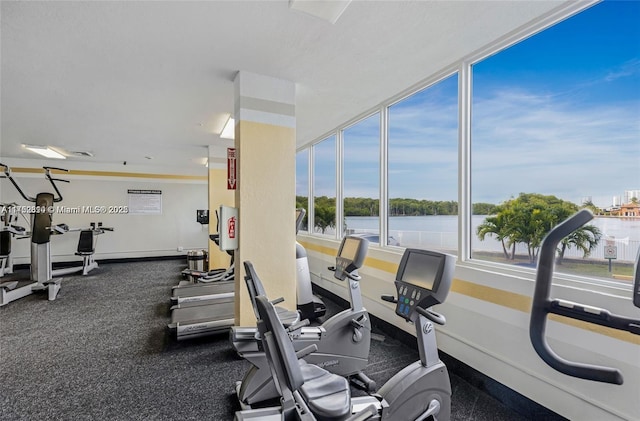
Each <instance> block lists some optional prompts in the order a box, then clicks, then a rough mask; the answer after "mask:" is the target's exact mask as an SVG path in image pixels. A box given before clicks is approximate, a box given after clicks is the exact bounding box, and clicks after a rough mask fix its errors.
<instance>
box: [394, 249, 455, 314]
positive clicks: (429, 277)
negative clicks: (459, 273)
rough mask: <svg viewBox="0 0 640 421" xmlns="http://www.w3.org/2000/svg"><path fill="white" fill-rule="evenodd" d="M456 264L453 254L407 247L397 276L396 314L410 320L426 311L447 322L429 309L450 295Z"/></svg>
mask: <svg viewBox="0 0 640 421" xmlns="http://www.w3.org/2000/svg"><path fill="white" fill-rule="evenodd" d="M454 266H455V258H454V257H453V256H450V255H447V254H444V253H438V252H434V251H430V250H419V249H407V251H406V252H405V253H404V255H403V256H402V260H401V261H400V266H399V268H398V273H397V275H396V282H395V285H396V291H397V293H398V300H397V303H396V314H397V315H398V316H400V317H402V318H404V319H406V320H407V321H415V319H416V317H417V315H418V314H422V315H423V316H425V317H427V318H428V319H431V320H432V321H433V322H435V323H438V324H444V318H443V317H442V316H440V315H438V314H437V313H434V312H433V311H429V310H427V309H428V308H429V307H431V306H433V305H436V304H440V303H442V302H444V300H445V299H446V298H447V295H448V294H449V289H450V287H451V279H452V275H453V269H454ZM383 299H384V298H383ZM425 313H426V314H425ZM434 316H439V317H441V318H442V320H440V319H439V317H434ZM434 319H435V320H434Z"/></svg>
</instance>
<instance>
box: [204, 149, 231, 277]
mask: <svg viewBox="0 0 640 421" xmlns="http://www.w3.org/2000/svg"><path fill="white" fill-rule="evenodd" d="M209 162H212V160H211V158H209ZM211 167H212V164H210V165H209V234H216V233H217V232H218V227H217V222H218V221H217V219H216V210H218V209H219V208H220V205H225V206H232V207H233V206H235V202H236V196H235V192H234V191H233V190H227V170H226V168H211ZM230 260H231V257H230V256H229V255H228V254H227V253H226V252H224V251H221V250H220V248H219V247H218V246H217V245H216V243H214V242H213V241H211V240H209V270H211V269H216V268H227V267H229V261H230Z"/></svg>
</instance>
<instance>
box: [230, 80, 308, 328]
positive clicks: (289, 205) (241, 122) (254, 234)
mask: <svg viewBox="0 0 640 421" xmlns="http://www.w3.org/2000/svg"><path fill="white" fill-rule="evenodd" d="M234 83H235V122H236V127H235V147H236V157H237V171H238V173H237V182H238V187H237V190H236V197H235V199H236V201H235V203H236V207H238V208H239V225H238V227H239V228H238V229H239V249H238V251H237V254H236V278H235V280H236V313H235V318H236V325H239V326H251V325H254V324H255V315H254V313H253V309H252V307H251V302H250V300H249V296H248V294H247V290H246V284H245V281H244V266H243V262H244V261H246V260H249V261H251V262H252V263H253V265H254V267H255V269H256V272H257V273H258V275H259V276H260V279H261V281H262V282H263V284H264V285H265V289H266V291H267V295H268V297H269V298H270V299H275V298H277V297H283V298H284V299H285V301H284V303H282V304H280V305H281V306H285V307H287V308H289V309H291V310H295V308H296V267H295V265H296V259H295V241H296V236H295V149H296V137H295V84H294V83H293V82H290V81H285V80H281V79H275V78H272V77H268V76H263V75H257V74H254V73H248V72H242V71H241V72H239V73H238V74H237V75H236V78H235V80H234Z"/></svg>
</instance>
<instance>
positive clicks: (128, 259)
mask: <svg viewBox="0 0 640 421" xmlns="http://www.w3.org/2000/svg"><path fill="white" fill-rule="evenodd" d="M159 260H182V261H184V266H185V267H187V260H186V256H179V255H177V256H176V255H173V256H149V257H119V258H115V259H100V260H97V261H98V263H99V264H109V263H133V262H152V261H159ZM79 265H82V261H81V260H74V261H71V262H53V263H52V267H53V269H62V268H69V267H73V266H79ZM29 266H30V265H29V264H28V263H21V264H17V265H13V268H14V270H23V269H29Z"/></svg>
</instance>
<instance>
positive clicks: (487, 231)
mask: <svg viewBox="0 0 640 421" xmlns="http://www.w3.org/2000/svg"><path fill="white" fill-rule="evenodd" d="M508 219H509V212H508V211H507V210H505V211H503V212H499V213H498V214H497V215H496V216H489V217H487V218H486V219H485V220H484V222H483V223H482V224H480V225H478V228H477V229H476V234H477V235H478V238H479V239H480V240H481V241H484V238H485V237H486V236H487V235H489V236H491V235H494V236H495V237H496V239H497V240H498V241H500V243H501V244H502V252H503V253H504V257H505V259H507V260H513V259H514V258H515V253H516V243H514V242H512V241H511V239H510V231H509V229H510V227H511V224H509V222H508ZM509 248H511V254H509V251H508V249H509Z"/></svg>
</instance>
